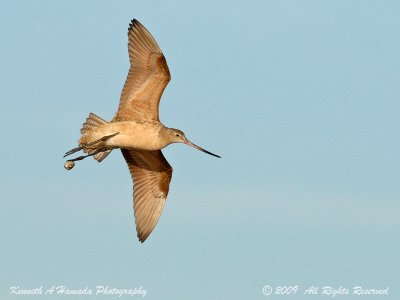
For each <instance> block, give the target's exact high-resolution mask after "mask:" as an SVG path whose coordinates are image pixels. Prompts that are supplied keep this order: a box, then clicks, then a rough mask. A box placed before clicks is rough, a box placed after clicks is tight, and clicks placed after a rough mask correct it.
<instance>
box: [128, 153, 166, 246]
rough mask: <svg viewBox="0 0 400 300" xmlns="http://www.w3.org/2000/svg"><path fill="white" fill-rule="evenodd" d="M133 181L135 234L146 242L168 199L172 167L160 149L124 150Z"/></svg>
mask: <svg viewBox="0 0 400 300" xmlns="http://www.w3.org/2000/svg"><path fill="white" fill-rule="evenodd" d="M121 151H122V154H123V156H124V158H125V160H126V162H127V164H128V167H129V171H130V172H131V175H132V179H133V198H134V201H133V203H134V205H133V206H134V212H135V222H136V231H137V235H138V238H139V240H140V241H141V242H144V241H145V240H146V238H147V237H148V236H149V235H150V233H151V232H152V231H153V229H154V227H155V226H156V225H157V222H158V219H159V218H160V215H161V212H162V210H163V208H164V204H165V200H166V199H167V195H168V190H169V183H170V182H171V177H172V167H171V166H170V165H169V163H168V162H167V160H166V159H165V157H164V155H163V154H162V152H161V150H155V151H146V150H132V149H130V150H128V149H121Z"/></svg>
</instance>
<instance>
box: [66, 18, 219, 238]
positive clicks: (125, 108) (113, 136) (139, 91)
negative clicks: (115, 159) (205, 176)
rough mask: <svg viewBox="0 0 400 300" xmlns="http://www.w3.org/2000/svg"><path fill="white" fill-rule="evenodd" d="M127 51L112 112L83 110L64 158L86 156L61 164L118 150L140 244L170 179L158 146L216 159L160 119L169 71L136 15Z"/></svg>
mask: <svg viewBox="0 0 400 300" xmlns="http://www.w3.org/2000/svg"><path fill="white" fill-rule="evenodd" d="M128 53H129V61H130V69H129V72H128V76H127V79H126V81H125V84H124V87H123V89H122V93H121V97H120V102H119V106H118V109H117V112H116V113H115V115H114V117H113V118H112V120H111V121H109V122H108V121H105V120H104V119H102V118H101V117H99V116H97V115H95V114H94V113H90V114H89V116H88V117H87V118H86V121H85V122H84V124H83V126H82V128H81V130H80V133H81V136H80V138H79V140H78V144H79V146H78V147H76V148H73V149H71V150H70V151H68V152H66V153H65V155H64V157H66V156H69V155H71V154H73V153H76V152H78V151H80V150H82V151H83V152H84V153H86V155H82V156H79V157H76V158H73V159H69V160H67V161H66V162H65V164H64V167H65V169H67V170H71V169H72V168H73V167H74V166H75V162H76V161H79V160H83V159H85V158H86V157H90V156H92V157H93V158H94V159H95V160H97V161H98V162H101V161H103V160H104V159H105V158H106V157H107V156H108V155H109V154H110V152H111V151H112V150H114V149H120V150H121V152H122V155H123V157H124V159H125V161H126V163H127V165H128V168H129V172H130V174H131V177H132V180H133V211H134V218H135V224H136V232H137V237H138V239H139V241H140V242H141V243H143V242H144V241H145V240H146V239H147V238H148V237H149V235H150V234H151V233H152V231H153V230H154V228H155V227H156V225H157V222H158V220H159V218H160V216H161V213H162V211H163V208H164V205H165V202H166V199H167V196H168V191H169V186H170V182H171V178H172V167H171V165H170V164H169V163H168V161H167V160H166V158H165V157H164V155H163V153H162V151H161V149H163V148H164V147H166V146H168V145H170V144H172V143H184V144H186V145H188V146H191V147H193V148H195V149H198V150H200V151H202V152H205V153H207V154H209V155H212V156H215V157H218V158H221V157H220V156H219V155H216V154H214V153H211V152H209V151H207V150H205V149H203V148H201V147H199V146H197V145H196V144H193V143H192V142H190V141H189V140H188V139H187V138H186V136H185V134H184V132H183V131H181V130H179V129H175V128H169V127H166V126H164V125H163V124H162V123H161V121H160V118H159V103H160V99H161V96H162V94H163V92H164V89H165V88H166V86H167V85H168V83H169V81H170V80H171V75H170V71H169V68H168V64H167V61H166V59H165V57H164V55H163V53H162V52H161V50H160V47H159V46H158V44H157V42H156V41H155V39H154V38H153V36H152V35H151V34H150V32H149V31H148V30H147V29H146V28H145V27H144V26H143V25H142V24H141V23H140V22H139V21H137V20H136V19H132V20H131V22H130V24H129V28H128Z"/></svg>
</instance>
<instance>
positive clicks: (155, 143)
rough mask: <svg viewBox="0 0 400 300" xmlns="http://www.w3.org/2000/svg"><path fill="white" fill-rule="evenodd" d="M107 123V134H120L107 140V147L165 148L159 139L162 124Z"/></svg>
mask: <svg viewBox="0 0 400 300" xmlns="http://www.w3.org/2000/svg"><path fill="white" fill-rule="evenodd" d="M107 125H108V126H107V127H108V128H107V133H106V134H105V135H111V134H114V133H117V132H119V134H118V135H116V136H114V137H111V138H110V139H109V140H107V142H106V146H107V147H110V148H135V149H142V150H158V149H161V148H163V145H162V144H161V143H160V140H159V130H160V125H158V124H157V123H156V124H154V123H138V122H115V123H109V124H107Z"/></svg>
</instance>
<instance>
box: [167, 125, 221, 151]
mask: <svg viewBox="0 0 400 300" xmlns="http://www.w3.org/2000/svg"><path fill="white" fill-rule="evenodd" d="M167 132H168V137H169V140H170V142H171V143H183V144H186V145H188V146H190V147H193V148H195V149H197V150H200V151H203V152H204V153H207V154H210V155H212V156H215V157H219V158H221V156H219V155H216V154H214V153H211V152H209V151H207V150H205V149H203V148H201V147H199V146H197V145H195V144H193V143H192V142H191V141H189V140H188V139H187V138H186V136H185V133H184V132H183V131H182V130H179V129H175V128H168V129H167Z"/></svg>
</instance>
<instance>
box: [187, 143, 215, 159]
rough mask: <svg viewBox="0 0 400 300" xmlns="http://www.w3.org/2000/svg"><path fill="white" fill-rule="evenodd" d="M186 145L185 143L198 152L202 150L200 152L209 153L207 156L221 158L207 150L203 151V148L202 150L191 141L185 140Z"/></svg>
mask: <svg viewBox="0 0 400 300" xmlns="http://www.w3.org/2000/svg"><path fill="white" fill-rule="evenodd" d="M184 143H185V144H186V145H189V146H190V147H193V148H196V149H197V150H200V151H202V152H204V153H207V154H210V155H212V156H215V157H219V158H221V156H219V155H217V154H214V153H211V152H210V151H207V150H205V149H203V148H201V147H199V146H197V145H195V144H193V143H192V142H191V141H189V140H185V141H184Z"/></svg>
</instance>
